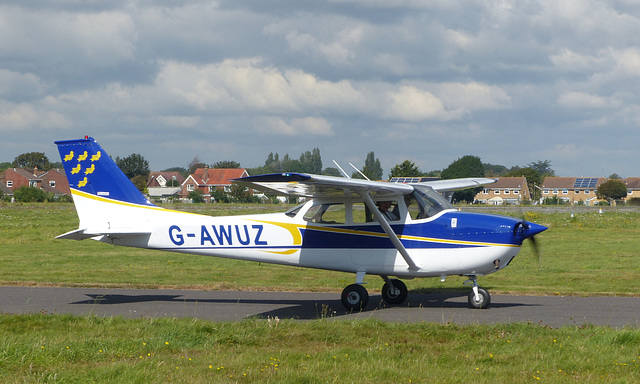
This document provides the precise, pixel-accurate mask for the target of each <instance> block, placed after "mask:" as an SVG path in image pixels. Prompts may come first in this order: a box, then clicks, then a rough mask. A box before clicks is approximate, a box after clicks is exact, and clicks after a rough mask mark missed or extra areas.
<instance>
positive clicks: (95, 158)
mask: <svg viewBox="0 0 640 384" xmlns="http://www.w3.org/2000/svg"><path fill="white" fill-rule="evenodd" d="M100 156H102V152H100V151H98V153H96V154H95V155H91V162H92V163H93V162H94V161H98V160H100Z"/></svg>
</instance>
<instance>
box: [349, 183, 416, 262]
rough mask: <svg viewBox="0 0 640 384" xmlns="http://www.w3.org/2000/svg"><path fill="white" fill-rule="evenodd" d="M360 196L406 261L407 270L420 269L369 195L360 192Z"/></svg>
mask: <svg viewBox="0 0 640 384" xmlns="http://www.w3.org/2000/svg"><path fill="white" fill-rule="evenodd" d="M361 196H362V198H363V199H364V203H365V205H366V206H367V207H368V208H369V210H371V212H372V213H373V217H375V219H376V221H377V222H378V223H380V225H381V226H382V229H384V231H385V233H386V234H387V236H389V239H390V240H391V242H392V243H393V245H394V246H395V247H396V249H397V250H398V252H400V254H401V255H402V257H403V258H404V261H406V262H407V264H409V270H410V271H417V270H419V269H420V267H418V266H417V265H416V263H415V262H414V261H413V259H412V258H411V256H409V252H407V250H406V248H405V247H404V245H402V242H401V241H400V239H399V238H398V236H397V235H396V233H395V232H393V229H392V228H391V225H389V222H388V221H387V219H386V218H385V217H384V215H383V214H382V212H380V210H379V209H378V206H376V204H375V203H374V202H373V199H372V198H371V195H370V194H369V193H368V192H362V193H361Z"/></svg>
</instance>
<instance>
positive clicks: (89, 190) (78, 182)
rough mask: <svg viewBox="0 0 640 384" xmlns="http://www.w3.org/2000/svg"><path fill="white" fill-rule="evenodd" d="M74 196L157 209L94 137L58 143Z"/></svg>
mask: <svg viewBox="0 0 640 384" xmlns="http://www.w3.org/2000/svg"><path fill="white" fill-rule="evenodd" d="M55 144H56V145H57V146H58V151H59V152H60V158H61V159H62V164H63V166H64V171H65V174H66V175H67V180H68V181H69V187H70V188H71V194H72V195H76V194H77V195H85V196H86V195H87V194H88V195H92V196H95V198H98V199H108V200H117V201H121V202H125V203H131V204H137V205H142V206H152V207H153V206H155V205H153V204H152V203H151V202H150V201H149V200H148V199H147V198H146V197H144V195H143V194H142V193H141V192H140V191H139V190H138V188H136V186H135V185H133V183H132V182H131V181H130V180H129V179H128V178H127V176H126V175H125V174H124V173H123V172H122V171H121V170H120V168H119V167H118V166H117V165H116V163H115V162H114V161H113V160H112V159H111V157H110V156H109V155H108V154H107V153H106V152H105V151H104V149H102V147H101V146H100V144H98V142H97V141H96V140H95V139H93V138H92V137H88V136H85V138H84V139H77V140H63V141H56V142H55Z"/></svg>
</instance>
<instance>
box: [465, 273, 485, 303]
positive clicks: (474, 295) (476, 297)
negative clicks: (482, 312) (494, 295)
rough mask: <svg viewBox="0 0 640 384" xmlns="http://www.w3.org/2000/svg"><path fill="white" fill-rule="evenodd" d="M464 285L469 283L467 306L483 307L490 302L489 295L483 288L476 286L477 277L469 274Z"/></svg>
mask: <svg viewBox="0 0 640 384" xmlns="http://www.w3.org/2000/svg"><path fill="white" fill-rule="evenodd" d="M464 285H471V292H469V307H471V308H473V309H485V308H488V307H489V304H491V295H490V294H489V292H487V291H486V290H485V289H483V288H480V287H478V278H477V277H476V276H469V280H467V281H465V282H464Z"/></svg>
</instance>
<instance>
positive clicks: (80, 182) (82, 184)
mask: <svg viewBox="0 0 640 384" xmlns="http://www.w3.org/2000/svg"><path fill="white" fill-rule="evenodd" d="M88 181H89V180H87V178H86V177H85V178H84V179H83V180H82V181H79V182H78V188H82V187H84V186H85V185H87V182H88Z"/></svg>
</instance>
